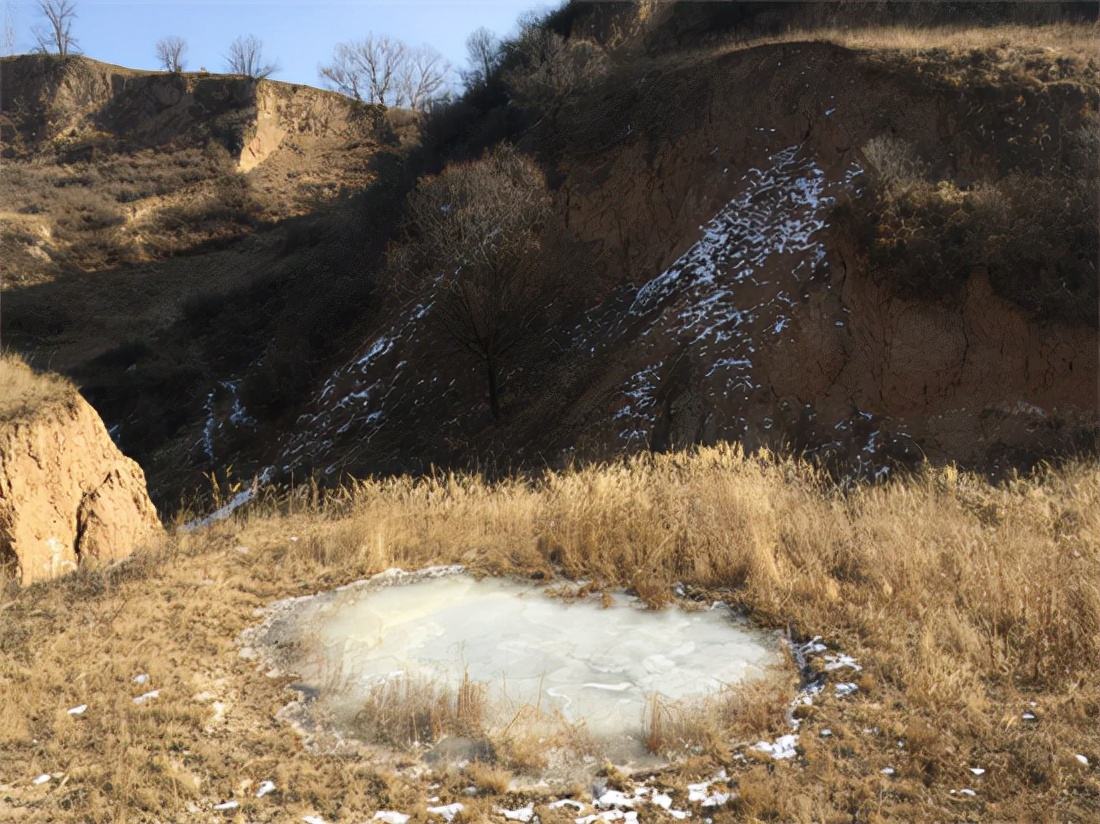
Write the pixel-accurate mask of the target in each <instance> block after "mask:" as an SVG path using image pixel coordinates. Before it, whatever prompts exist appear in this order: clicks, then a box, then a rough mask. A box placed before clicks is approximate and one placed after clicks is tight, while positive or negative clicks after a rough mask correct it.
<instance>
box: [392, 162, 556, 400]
mask: <svg viewBox="0 0 1100 824" xmlns="http://www.w3.org/2000/svg"><path fill="white" fill-rule="evenodd" d="M550 216H551V210H550V195H549V193H548V192H547V189H546V182H545V180H544V179H543V176H542V173H541V172H540V171H539V169H538V167H536V166H535V164H534V163H532V162H531V161H530V160H529V159H528V158H525V157H522V156H520V155H519V154H517V153H516V152H515V150H513V149H511V148H507V147H506V148H498V149H496V150H494V151H493V152H491V153H490V154H488V155H487V156H485V157H484V158H482V159H481V160H477V161H473V162H469V163H460V164H454V165H451V166H448V167H447V168H446V169H444V170H443V172H442V173H441V174H439V175H438V176H437V177H433V178H428V179H426V180H424V181H422V182H421V183H420V185H419V186H418V187H417V188H416V190H415V191H414V192H413V193H412V194H411V195H410V197H409V201H408V204H407V213H406V218H405V222H404V239H403V240H402V241H401V242H399V243H397V244H395V245H394V246H392V247H391V248H390V250H389V262H390V267H391V272H392V273H393V276H394V283H395V286H396V287H397V288H398V289H399V290H402V289H407V290H409V291H411V292H412V293H414V294H423V293H424V292H425V291H431V292H432V293H433V297H434V307H433V309H432V313H433V314H432V317H433V318H434V319H435V320H436V321H437V322H438V323H439V324H440V325H441V327H442V328H443V330H444V331H445V332H446V333H447V335H448V336H449V337H450V338H451V339H453V340H454V341H455V342H457V343H458V344H459V345H461V346H462V347H463V348H464V349H466V350H467V351H469V352H471V353H472V354H473V355H474V356H475V357H477V358H478V359H480V361H481V362H482V364H483V366H484V368H485V375H486V381H487V385H488V390H489V409H490V411H491V412H492V415H493V418H494V419H497V420H499V419H500V416H501V407H500V388H499V373H500V366H501V362H502V359H503V358H504V357H505V356H506V355H507V354H508V353H509V351H510V350H512V349H513V348H514V347H515V346H516V344H517V343H519V342H520V341H521V340H523V338H524V337H525V336H526V335H527V334H528V333H530V332H531V331H532V330H533V329H534V328H535V327H536V326H537V323H538V322H539V320H540V318H542V319H545V317H546V315H547V312H548V310H549V308H550V307H551V306H553V305H555V304H557V303H558V302H559V299H560V298H561V291H560V287H561V279H560V277H558V276H557V275H556V274H555V273H556V272H557V271H558V270H557V269H555V268H554V267H552V266H549V265H547V264H546V263H545V262H544V260H543V259H542V258H541V257H540V255H539V254H538V253H539V250H540V247H541V241H540V238H541V235H542V233H543V230H544V228H545V226H546V224H547V222H548V220H549V219H550Z"/></svg>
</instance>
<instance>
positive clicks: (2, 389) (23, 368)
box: [0, 350, 76, 430]
mask: <svg viewBox="0 0 1100 824" xmlns="http://www.w3.org/2000/svg"><path fill="white" fill-rule="evenodd" d="M75 391H76V390H75V389H74V388H73V385H72V384H71V383H70V382H69V381H68V380H66V379H65V378H63V377H61V376H60V375H56V374H53V373H50V372H35V371H34V370H33V369H31V367H30V366H29V365H28V364H27V362H26V361H24V360H23V359H22V358H21V357H20V356H19V355H17V354H15V353H14V352H6V351H3V350H0V430H2V429H4V428H6V427H7V426H10V425H11V424H12V423H14V422H15V421H18V420H21V419H25V418H28V417H30V416H32V415H34V414H35V413H36V412H37V411H38V410H40V409H42V408H43V407H45V406H48V405H49V404H51V403H54V402H56V401H58V400H61V399H62V398H65V397H67V396H70V395H71V394H72V393H73V392H75Z"/></svg>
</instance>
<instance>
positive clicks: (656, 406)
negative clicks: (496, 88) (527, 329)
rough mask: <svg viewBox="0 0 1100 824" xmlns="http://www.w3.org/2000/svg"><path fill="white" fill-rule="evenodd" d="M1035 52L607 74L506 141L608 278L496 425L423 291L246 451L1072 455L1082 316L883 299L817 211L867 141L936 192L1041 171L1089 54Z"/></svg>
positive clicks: (956, 297) (808, 57) (521, 375)
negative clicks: (907, 149)
mask: <svg viewBox="0 0 1100 824" xmlns="http://www.w3.org/2000/svg"><path fill="white" fill-rule="evenodd" d="M1031 51H1034V50H1029V49H1022V50H1019V51H1014V50H1013V49H1011V48H1007V47H1006V50H998V49H987V50H977V51H975V53H973V54H967V55H963V56H961V57H960V56H958V55H955V56H954V57H952V56H951V55H948V54H946V53H944V54H940V53H929V54H918V55H913V54H901V53H897V52H888V51H881V50H878V51H854V50H849V49H846V48H841V47H839V46H836V45H831V44H826V43H784V44H778V45H766V46H760V47H757V48H749V49H735V50H729V51H727V52H725V53H715V52H713V51H710V52H705V53H698V54H694V55H692V56H690V57H686V58H685V57H684V56H679V57H677V58H676V59H675V60H671V59H670V60H668V61H665V62H663V63H661V62H658V63H657V64H656V66H655V67H651V68H650V69H649V70H648V71H647V72H646V73H645V74H644V75H643V76H641V77H636V76H627V77H625V78H618V82H617V83H616V82H615V80H616V78H612V80H611V81H609V82H608V83H607V84H605V85H604V86H603V87H601V88H599V89H598V91H597V92H596V93H595V95H596V96H598V97H599V100H598V101H597V102H598V104H599V105H596V104H594V102H593V100H591V99H588V100H583V101H579V102H576V103H575V104H566V105H564V106H563V107H561V108H560V109H558V110H556V112H555V113H554V116H553V117H552V118H547V119H546V120H547V122H548V123H549V125H544V126H543V127H542V129H541V131H539V130H536V131H535V132H533V133H532V134H530V135H528V137H527V138H526V139H527V140H528V141H530V142H531V144H532V146H531V147H532V148H534V149H538V150H541V151H548V152H550V154H551V156H553V157H555V158H556V164H555V165H556V168H555V170H554V171H555V172H556V173H557V175H558V176H559V179H560V180H561V184H560V188H559V196H560V198H559V203H560V208H561V210H562V213H563V217H564V220H565V221H566V223H567V225H568V227H569V232H570V234H571V236H572V239H573V240H574V241H576V242H578V243H580V244H583V246H584V247H585V248H586V249H587V250H588V251H589V255H590V260H591V261H592V263H593V267H594V268H596V269H597V270H599V271H600V272H601V273H602V279H603V280H604V281H605V282H610V283H612V284H619V285H618V286H614V287H613V288H612V290H611V292H610V294H609V295H608V296H607V297H606V299H605V300H604V301H603V302H602V303H597V304H594V305H592V306H591V307H590V308H589V309H588V311H587V312H585V313H584V314H583V315H579V316H577V317H576V318H575V323H576V325H575V326H572V325H570V326H568V327H566V328H561V329H557V330H547V332H546V334H545V335H544V336H543V339H542V340H540V341H537V342H536V343H534V344H532V346H531V347H530V352H529V353H527V354H528V357H529V359H528V360H526V361H524V359H523V358H522V357H521V358H517V359H516V363H515V364H514V368H513V370H512V373H511V374H510V375H509V376H508V378H507V380H506V381H505V383H506V386H507V389H506V406H507V407H508V408H507V410H506V411H507V414H506V415H505V421H504V422H503V423H502V424H501V425H499V426H492V425H491V424H490V423H489V421H488V420H487V416H486V415H485V414H484V411H478V409H477V403H476V400H477V399H478V397H479V394H480V393H481V392H483V391H484V390H483V389H482V388H481V386H480V381H479V374H478V372H477V365H476V363H470V364H469V366H468V368H469V370H470V374H469V376H468V377H467V376H466V375H465V374H464V373H463V372H462V371H459V372H455V371H454V370H453V369H443V368H442V367H441V364H442V363H445V362H447V359H448V357H451V358H453V355H451V356H448V355H447V354H445V350H444V349H443V348H441V347H442V345H441V344H440V343H439V342H438V340H436V338H438V331H437V325H436V324H433V322H432V316H431V311H430V296H424V298H423V299H422V300H421V301H419V302H418V303H416V304H415V305H410V306H409V307H406V308H405V309H404V310H401V312H402V314H400V315H399V317H398V319H397V320H396V321H394V320H393V319H392V316H391V318H389V319H388V323H387V325H386V326H385V327H383V328H380V329H378V331H377V333H376V335H374V336H372V337H370V338H369V339H367V340H366V342H365V343H364V345H363V347H362V350H361V353H360V354H359V355H358V356H357V357H356V358H354V359H353V360H352V361H351V362H350V363H349V364H348V366H347V367H346V368H344V369H343V370H340V371H339V372H337V373H336V374H334V375H333V376H332V378H331V379H330V380H329V381H328V382H326V384H325V385H324V386H323V388H322V389H321V390H320V391H319V392H318V395H317V397H316V400H315V402H314V404H313V406H312V408H311V410H310V412H309V414H307V415H306V416H304V417H303V418H301V419H300V420H299V422H298V424H297V426H296V427H295V431H294V432H293V433H292V434H290V435H288V436H287V437H286V438H285V439H284V442H283V444H282V445H281V447H280V449H279V450H278V452H276V453H275V454H271V455H269V456H268V462H269V464H271V465H272V466H273V467H274V469H275V470H279V469H290V470H294V471H295V472H301V471H302V470H307V469H317V470H324V471H325V472H328V473H334V472H338V471H340V470H342V469H346V470H349V471H352V472H357V473H360V472H367V471H377V470H378V469H379V468H390V467H402V466H404V467H408V466H410V465H411V464H410V460H409V456H410V455H415V456H417V458H419V459H420V460H421V461H422V462H423V465H425V466H426V465H427V463H428V462H429V461H434V462H437V463H447V462H453V461H455V460H459V461H461V460H463V459H464V458H467V459H468V458H469V457H470V456H476V459H479V460H481V461H485V460H486V456H490V457H489V460H490V461H491V460H494V459H495V460H497V461H498V462H503V463H505V464H509V465H515V464H516V463H522V462H525V461H528V460H533V461H536V462H538V463H542V462H544V461H549V462H550V463H551V464H556V463H558V462H560V461H568V460H570V459H571V458H573V457H577V456H586V457H597V458H602V457H607V456H609V455H611V454H615V453H617V452H620V451H623V450H626V451H633V450H638V449H646V448H649V449H667V448H682V447H685V446H690V445H692V444H700V443H714V442H717V441H720V440H725V439H734V440H739V441H741V442H743V443H745V444H746V445H747V446H750V447H754V446H759V445H767V446H772V447H776V446H785V445H791V446H794V447H796V448H800V449H807V450H809V451H810V452H811V453H812V454H815V455H817V456H818V457H820V458H822V459H823V460H825V461H826V462H828V463H831V464H835V465H843V466H847V467H853V466H854V467H856V468H857V469H861V470H863V471H868V472H872V473H878V472H880V471H881V470H882V469H883V468H884V467H889V466H891V465H893V464H895V463H898V462H900V463H908V462H911V461H915V460H919V459H920V458H921V456H927V457H930V458H932V459H934V460H958V461H962V462H964V463H967V464H970V465H977V466H985V467H996V466H1001V467H1002V468H1007V466H1009V465H1012V464H1017V465H1018V464H1019V463H1020V462H1023V463H1027V462H1028V461H1030V460H1034V459H1035V458H1036V457H1039V456H1049V455H1052V454H1059V453H1062V452H1067V451H1072V450H1074V449H1077V448H1080V447H1081V446H1083V445H1089V444H1095V437H1096V428H1097V411H1096V409H1097V406H1096V401H1097V343H1096V340H1097V338H1096V329H1095V327H1094V326H1093V325H1091V324H1089V323H1080V322H1071V321H1066V320H1061V319H1059V318H1057V317H1055V318H1051V317H1043V316H1042V315H1041V314H1039V313H1037V312H1036V311H1033V310H1031V309H1029V307H1028V306H1027V305H1026V303H1025V302H1024V301H1022V300H1021V299H1019V295H1018V293H1017V292H1014V291H1013V290H1012V288H1011V284H1010V285H1009V286H1007V287H1006V286H1005V284H1004V282H1003V280H998V281H997V285H996V286H994V285H991V279H992V278H993V276H994V275H995V274H997V273H996V272H995V271H994V270H992V269H990V268H988V267H985V266H982V265H973V266H971V268H970V269H969V270H967V271H966V272H965V273H964V276H963V277H962V279H961V282H960V283H958V284H955V285H954V286H952V288H950V289H944V290H942V291H941V292H940V293H938V294H934V295H927V294H914V293H912V291H911V290H910V291H906V290H905V289H902V288H900V287H899V285H898V284H897V283H895V282H893V281H892V280H891V278H890V276H889V273H888V272H886V271H885V270H883V269H882V267H881V266H879V265H878V264H877V263H876V262H875V261H874V260H872V259H871V257H870V256H869V254H868V252H867V249H866V248H865V245H861V243H860V241H859V237H858V234H859V232H858V231H853V230H852V228H851V226H850V225H848V224H844V223H843V222H842V221H840V220H839V219H838V218H837V207H838V206H839V205H848V206H849V208H851V204H852V203H857V204H858V203H859V202H861V199H862V198H864V197H865V195H866V192H867V191H868V190H869V189H870V188H871V187H872V186H873V185H874V180H873V179H872V178H873V175H872V174H871V171H872V170H871V169H870V167H869V163H868V160H867V158H866V156H865V153H864V151H863V150H864V147H865V146H866V145H867V144H868V142H869V141H871V140H872V139H873V138H876V137H879V136H882V135H892V136H896V137H897V138H898V139H900V140H904V141H905V142H906V143H907V144H908V145H909V146H911V147H913V149H914V151H915V152H917V153H918V154H919V155H920V156H921V157H922V158H924V163H925V165H926V167H927V169H928V172H927V174H928V175H929V176H930V177H931V178H933V179H939V180H941V181H947V182H948V183H949V184H950V187H952V188H951V189H950V191H952V192H954V191H960V192H961V191H970V190H974V191H978V190H979V187H981V186H983V185H986V183H987V181H989V180H995V179H999V178H1000V176H1002V175H1007V174H1010V173H1011V174H1014V175H1021V176H1025V178H1024V179H1032V178H1026V175H1033V176H1036V177H1035V179H1040V177H1041V176H1042V175H1043V174H1045V171H1044V170H1045V169H1047V168H1048V167H1049V165H1050V164H1051V163H1052V162H1054V161H1055V160H1056V155H1055V153H1054V152H1053V150H1051V151H1049V152H1048V151H1047V149H1046V148H1045V147H1048V146H1058V145H1063V144H1064V143H1066V142H1068V141H1069V140H1070V137H1071V135H1074V134H1077V133H1078V132H1079V131H1080V130H1081V129H1082V127H1083V125H1084V124H1085V123H1087V122H1088V120H1087V118H1088V116H1089V114H1088V113H1089V111H1090V110H1091V109H1092V108H1094V107H1095V105H1096V101H1097V91H1096V78H1095V74H1096V67H1095V65H1093V66H1092V67H1088V66H1086V65H1084V64H1078V63H1074V61H1073V60H1068V62H1067V61H1061V62H1059V60H1056V59H1055V58H1054V57H1045V58H1044V57H1043V54H1042V52H1041V50H1040V52H1039V53H1037V54H1031ZM1029 55H1030V56H1029ZM1032 58H1034V60H1032ZM1028 61H1031V62H1028ZM1024 66H1028V67H1030V68H1027V69H1024V68H1022V67H1024ZM1067 66H1068V68H1067ZM929 185H932V184H929ZM941 189H942V186H941ZM861 220H862V221H863V224H864V225H863V226H861V227H857V229H861V230H862V229H866V228H867V225H866V224H868V222H869V221H870V217H869V215H868V214H863V216H862V217H861ZM850 223H851V221H849V224H850ZM871 228H873V225H872V226H871ZM1086 294H1087V293H1086ZM1085 299H1086V300H1087V297H1086V298H1085ZM1094 310H1095V307H1094ZM1093 314H1095V311H1093ZM553 352H556V353H557V354H551V353H553ZM451 363H453V360H452V361H451ZM464 399H465V400H466V401H467V403H466V404H465V406H464ZM471 405H472V406H473V407H474V411H463V410H464V409H466V410H469V409H470V406H471Z"/></svg>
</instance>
